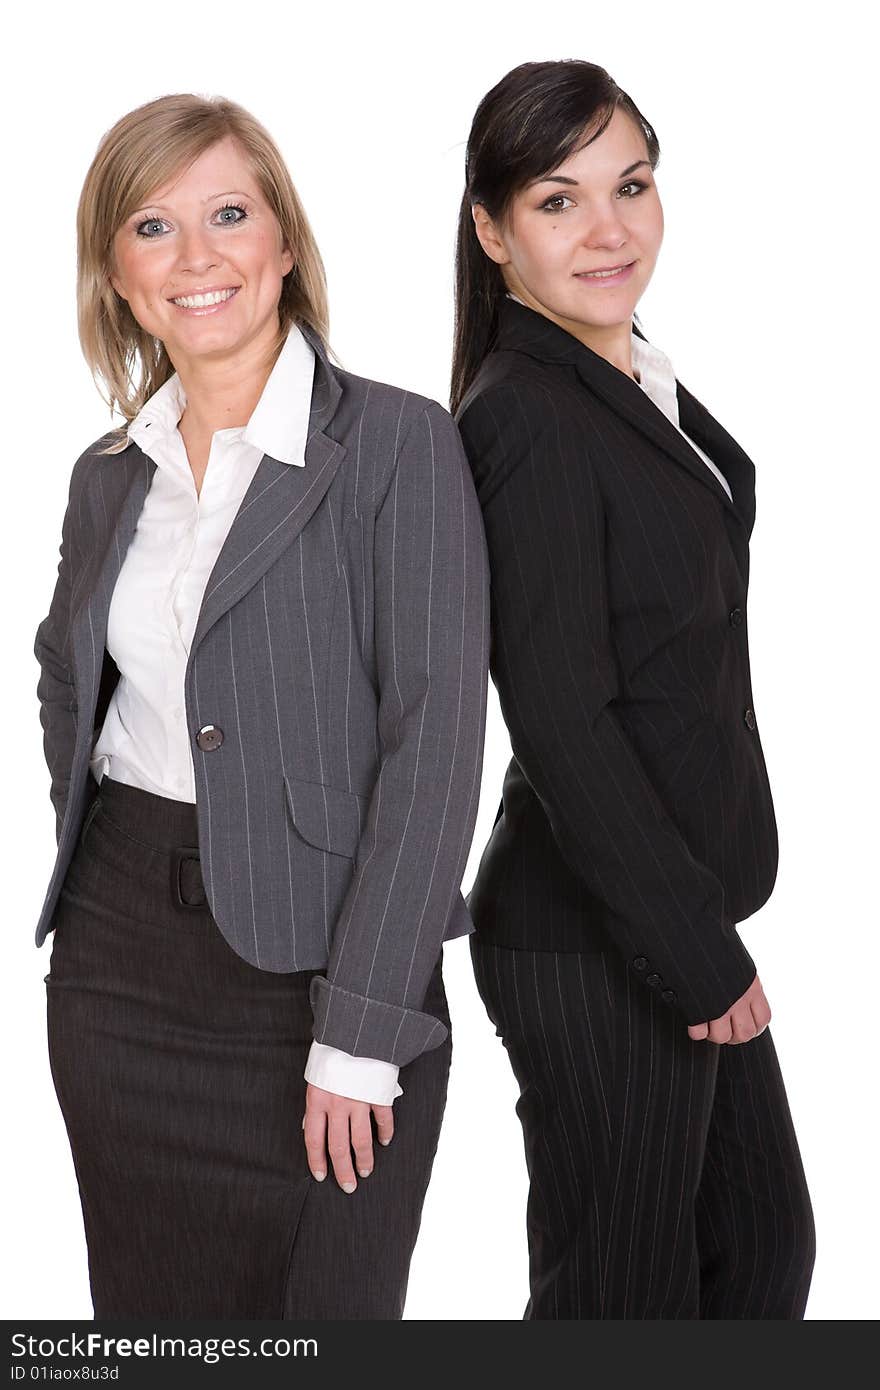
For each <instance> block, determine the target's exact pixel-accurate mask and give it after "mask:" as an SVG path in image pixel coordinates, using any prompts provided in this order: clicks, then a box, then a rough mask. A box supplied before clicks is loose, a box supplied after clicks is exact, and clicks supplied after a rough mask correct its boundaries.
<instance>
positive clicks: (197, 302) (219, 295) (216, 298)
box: [172, 287, 237, 309]
mask: <svg viewBox="0 0 880 1390" xmlns="http://www.w3.org/2000/svg"><path fill="white" fill-rule="evenodd" d="M236 288H237V287H236ZM234 294H235V290H234V289H232V290H214V291H213V292H212V293H211V294H188V295H185V296H181V298H180V299H175V300H172V303H174V304H179V305H180V306H181V308H183V309H204V308H205V307H206V306H207V305H208V304H222V303H223V301H224V299H231V298H232V296H233V295H234Z"/></svg>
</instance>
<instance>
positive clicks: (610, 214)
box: [584, 203, 629, 251]
mask: <svg viewBox="0 0 880 1390" xmlns="http://www.w3.org/2000/svg"><path fill="white" fill-rule="evenodd" d="M628 235H629V234H628V232H627V228H626V225H625V223H624V221H623V218H622V217H621V215H620V213H619V212H618V210H617V208H616V207H615V206H614V204H613V203H607V204H605V206H604V207H602V208H600V209H598V210H597V211H596V213H595V214H594V216H593V217H592V218H591V219H590V222H589V225H588V226H587V228H586V232H585V235H584V245H585V246H589V247H591V248H594V249H596V248H602V249H605V250H610V251H617V250H618V249H619V248H620V247H621V246H624V245H625V244H626V241H627V239H628Z"/></svg>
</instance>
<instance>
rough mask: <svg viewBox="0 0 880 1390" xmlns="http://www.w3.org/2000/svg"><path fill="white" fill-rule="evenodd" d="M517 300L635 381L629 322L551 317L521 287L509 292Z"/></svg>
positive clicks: (542, 306)
mask: <svg viewBox="0 0 880 1390" xmlns="http://www.w3.org/2000/svg"><path fill="white" fill-rule="evenodd" d="M511 293H513V294H515V295H516V296H517V298H518V299H521V300H522V301H523V303H524V304H527V305H528V307H529V308H530V309H534V310H536V312H537V313H539V314H543V315H544V317H545V318H546V319H550V321H551V322H552V323H557V324H558V325H559V327H560V328H564V329H565V331H566V333H570V334H571V336H572V337H573V338H577V340H578V342H580V343H583V345H584V347H588V348H590V350H591V351H592V352H595V353H597V354H598V356H599V357H604V358H605V360H606V361H607V362H610V363H611V365H612V367H616V368H617V369H618V371H620V372H623V373H624V374H625V375H626V376H630V377H632V378H633V380H636V377H635V373H634V372H633V365H632V319H631V318H628V319H625V320H624V321H623V322H622V323H611V324H601V325H597V324H592V323H582V322H581V321H580V320H579V319H568V318H563V317H562V316H560V315H559V314H554V313H553V311H552V310H551V309H548V308H547V307H546V305H544V304H541V303H539V302H538V300H537V299H535V298H534V296H533V295H530V294H529V292H528V290H527V289H526V288H525V287H524V286H522V287H517V288H516V289H514V290H512V291H511Z"/></svg>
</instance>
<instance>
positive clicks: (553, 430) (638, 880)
mask: <svg viewBox="0 0 880 1390" xmlns="http://www.w3.org/2000/svg"><path fill="white" fill-rule="evenodd" d="M526 118H527V119H526ZM658 158H659V147H658V142H657V139H656V136H655V134H654V131H653V130H652V128H651V127H650V126H649V125H648V123H647V122H646V121H645V119H644V118H643V117H642V116H641V114H640V112H639V111H638V109H637V107H636V106H635V105H634V103H633V102H632V100H631V99H630V98H629V97H628V96H627V95H626V93H624V92H623V91H622V90H621V89H620V88H619V87H618V86H617V85H616V84H615V83H614V82H613V81H612V79H611V78H610V77H609V76H608V74H607V73H606V72H605V71H604V70H603V69H602V68H599V67H596V66H594V65H593V64H590V63H584V62H577V61H567V62H549V63H527V64H524V65H522V66H521V67H518V68H516V69H514V70H513V71H512V72H510V73H508V75H507V76H506V77H504V78H503V79H502V80H501V81H500V82H499V83H498V84H497V86H495V87H494V88H493V89H492V90H491V91H490V92H489V93H488V94H487V96H486V97H485V98H484V99H483V101H482V102H481V103H480V105H479V107H478V109H477V112H476V115H475V118H474V121H473V126H472V129H471V133H470V138H469V143H468V150H467V166H466V167H467V177H466V189H465V194H464V198H463V201H462V207H461V215H460V226H459V240H458V254H457V283H456V299H457V303H456V309H457V321H456V345H455V362H454V368H453V389H452V409H453V412H454V413H455V415H456V419H457V421H458V424H459V427H460V429H461V431H462V434H463V437H464V441H465V447H466V450H467V453H468V456H469V459H470V463H471V467H472V469H473V473H474V478H475V482H476V485H477V491H478V496H479V498H480V501H481V505H482V508H483V520H484V523H485V528H486V535H487V540H488V545H489V558H490V569H491V574H492V584H491V624H492V637H491V670H492V675H493V679H494V681H495V684H496V686H497V689H498V692H499V697H500V702H501V708H502V711H503V714H504V718H505V720H506V723H507V726H508V729H509V732H510V738H511V745H512V750H513V755H514V756H513V760H512V761H511V763H510V766H509V768H508V771H507V774H506V777H505V780H504V788H503V798H502V802H501V806H500V808H499V811H498V816H497V818H496V822H495V826H494V829H493V833H492V836H491V839H490V841H489V843H488V845H487V847H486V849H485V852H484V854H483V858H482V861H481V863H480V866H479V870H478V873H477V877H476V880H475V882H474V885H473V889H472V892H471V895H470V898H469V907H470V910H471V914H472V916H473V919H474V922H475V924H476V928H477V931H476V935H475V936H474V937H472V938H471V949H472V955H473V962H474V967H475V971H476V977H477V983H478V986H479V989H480V993H481V995H482V998H483V1000H484V1002H485V1005H486V1008H487V1010H488V1013H489V1016H490V1018H491V1020H492V1021H493V1023H494V1024H495V1026H496V1030H497V1032H498V1034H499V1035H500V1036H501V1038H502V1039H503V1041H504V1045H505V1047H506V1048H507V1051H508V1054H509V1057H510V1061H511V1065H512V1067H513V1070H514V1072H515V1074H516V1078H517V1080H518V1082H519V1086H520V1091H521V1094H520V1099H519V1101H518V1104H517V1111H518V1114H519V1116H520V1119H521V1121H522V1126H523V1131H524V1138H525V1147H526V1157H527V1162H528V1168H529V1174H530V1179H531V1185H530V1192H529V1202H528V1236H529V1255H530V1291H531V1297H530V1300H529V1304H528V1306H527V1308H526V1313H525V1316H526V1317H529V1318H642V1319H644V1318H785V1319H799V1318H802V1317H803V1314H804V1307H805V1303H806V1299H807V1292H808V1288H809V1283H810V1278H811V1272H812V1266H813V1259H814V1229H813V1220H812V1212H811V1206H810V1200H809V1196H808V1192H807V1186H806V1182H805V1178H804V1172H803V1168H802V1164H801V1158H800V1154H799V1152H798V1145H797V1141H796V1138H795V1133H794V1129H793V1126H792V1121H791V1117H790V1113H789V1107H788V1103H787V1100H786V1095H785V1089H784V1086H783V1081H782V1077H781V1075H780V1070H779V1065H778V1062H777V1057H776V1053H775V1051H774V1046H773V1042H772V1040H771V1036H770V1033H769V1031H768V1029H767V1023H768V1021H769V1018H770V1008H769V1005H768V1003H767V999H766V997H765V995H764V992H763V990H762V988H761V984H760V981H759V979H758V977H757V975H756V971H755V965H754V962H753V961H752V959H751V957H750V956H749V953H748V952H747V950H746V948H745V946H744V945H743V943H742V941H741V940H740V938H739V936H738V934H737V930H736V924H737V923H738V922H739V921H742V920H743V919H744V918H746V917H748V916H749V915H750V914H752V913H753V912H755V911H756V910H757V909H758V908H759V907H760V906H761V905H762V904H763V903H764V902H765V901H766V899H767V898H768V896H769V894H770V892H771V889H772V887H773V883H774V880H775V876H776V865H777V836H776V824H775V818H774V812H773V805H772V800H771V795H770V788H769V784H768V780H767V772H766V768H765V764H764V758H763V754H762V749H761V742H760V738H759V734H758V727H757V719H756V716H755V712H754V708H753V706H754V703H755V702H754V700H753V698H752V689H751V681H750V673H749V655H748V640H747V621H746V593H747V583H748V563H749V550H748V543H749V537H750V534H751V530H752V525H753V522H754V468H753V466H752V463H751V462H750V460H749V459H748V458H747V457H746V455H745V454H744V453H743V451H742V449H741V448H739V446H738V445H737V444H736V443H735V441H734V440H733V439H732V438H731V437H730V435H729V434H728V433H727V432H726V431H725V430H724V429H723V428H722V426H721V425H720V424H719V423H718V422H717V421H716V420H715V419H714V418H713V417H712V416H711V415H710V413H709V411H708V410H706V408H705V407H704V406H703V405H702V404H700V402H699V401H697V400H696V399H695V398H694V397H693V396H692V395H691V394H690V392H688V391H687V390H686V389H685V388H684V386H682V385H681V384H680V383H679V382H678V381H677V380H676V378H675V375H674V372H673V370H672V366H671V364H670V362H669V360H668V358H667V357H665V356H664V354H663V353H662V352H660V351H659V350H658V349H657V348H655V347H654V346H653V345H652V344H651V343H650V342H649V341H648V340H647V338H646V337H645V336H644V334H643V333H642V332H641V330H640V329H639V328H638V327H637V326H636V325H635V323H634V310H635V306H636V304H637V303H638V301H639V298H640V296H641V295H642V293H643V292H644V290H645V287H646V286H647V284H648V281H649V280H650V277H651V274H652V272H653V269H654V264H655V261H656V258H657V254H658V251H659V249H660V243H661V239H662V234H663V215H662V210H661V206H660V199H659V195H658V190H657V185H656V183H655V181H654V169H655V168H656V166H657V163H658Z"/></svg>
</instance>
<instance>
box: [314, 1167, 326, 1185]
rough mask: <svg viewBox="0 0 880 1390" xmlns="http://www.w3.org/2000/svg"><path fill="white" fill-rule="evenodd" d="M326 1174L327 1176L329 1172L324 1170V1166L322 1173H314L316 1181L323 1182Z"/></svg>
mask: <svg viewBox="0 0 880 1390" xmlns="http://www.w3.org/2000/svg"><path fill="white" fill-rule="evenodd" d="M326 1176H327V1174H326V1173H325V1172H324V1170H323V1168H322V1169H321V1171H320V1173H315V1174H314V1178H315V1181H316V1182H323V1181H324V1179H325V1178H326Z"/></svg>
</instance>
